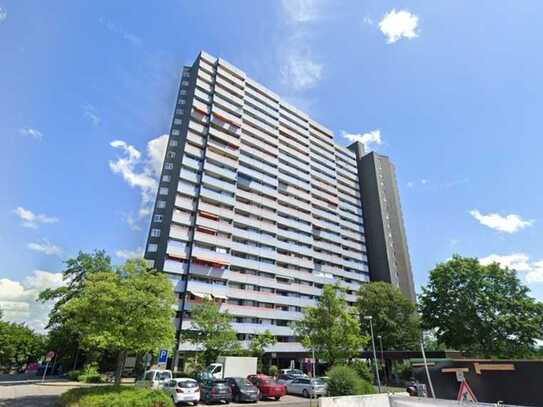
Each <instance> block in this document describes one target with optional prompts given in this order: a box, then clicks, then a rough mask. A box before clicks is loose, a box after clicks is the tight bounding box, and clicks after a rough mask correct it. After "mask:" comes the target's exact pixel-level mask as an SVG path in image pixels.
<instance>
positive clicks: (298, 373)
mask: <svg viewBox="0 0 543 407" xmlns="http://www.w3.org/2000/svg"><path fill="white" fill-rule="evenodd" d="M280 374H288V375H291V376H296V377H308V376H307V375H306V374H305V373H304V372H303V370H300V369H281V372H280Z"/></svg>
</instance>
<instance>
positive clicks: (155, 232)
mask: <svg viewBox="0 0 543 407" xmlns="http://www.w3.org/2000/svg"><path fill="white" fill-rule="evenodd" d="M151 236H152V237H160V229H155V228H153V229H151Z"/></svg>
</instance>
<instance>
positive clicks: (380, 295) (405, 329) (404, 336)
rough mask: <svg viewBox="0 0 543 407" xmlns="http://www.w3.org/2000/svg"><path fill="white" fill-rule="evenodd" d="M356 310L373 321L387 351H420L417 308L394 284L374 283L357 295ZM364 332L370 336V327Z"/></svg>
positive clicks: (364, 329)
mask: <svg viewBox="0 0 543 407" xmlns="http://www.w3.org/2000/svg"><path fill="white" fill-rule="evenodd" d="M357 308H358V311H359V312H360V314H361V315H371V316H372V317H373V320H372V323H373V332H374V334H375V335H380V336H381V339H382V341H383V349H385V350H414V349H418V344H419V342H420V338H421V331H420V320H419V316H418V314H417V312H416V311H417V310H416V307H415V304H413V303H412V302H411V301H410V300H409V299H408V298H407V297H406V296H405V295H403V294H402V292H401V291H400V290H399V289H398V288H396V287H394V286H393V285H392V284H388V283H384V282H372V283H368V284H363V285H362V286H361V287H360V289H359V291H358V301H357ZM362 332H363V333H364V334H366V335H370V326H369V324H363V325H362Z"/></svg>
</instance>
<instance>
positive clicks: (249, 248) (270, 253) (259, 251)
mask: <svg viewBox="0 0 543 407" xmlns="http://www.w3.org/2000/svg"><path fill="white" fill-rule="evenodd" d="M230 248H231V249H232V250H235V251H236V252H239V253H244V254H248V255H251V256H258V257H264V258H266V259H272V260H274V259H275V256H276V254H277V253H276V251H275V250H272V249H268V248H265V247H258V246H253V245H248V244H244V243H239V242H234V241H232V242H231V246H230Z"/></svg>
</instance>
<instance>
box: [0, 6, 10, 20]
mask: <svg viewBox="0 0 543 407" xmlns="http://www.w3.org/2000/svg"><path fill="white" fill-rule="evenodd" d="M7 18H8V11H7V10H6V9H5V8H2V7H0V23H3V22H4V21H6V19H7Z"/></svg>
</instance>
